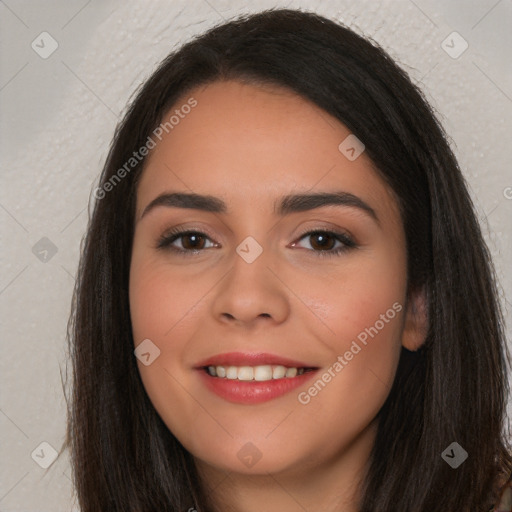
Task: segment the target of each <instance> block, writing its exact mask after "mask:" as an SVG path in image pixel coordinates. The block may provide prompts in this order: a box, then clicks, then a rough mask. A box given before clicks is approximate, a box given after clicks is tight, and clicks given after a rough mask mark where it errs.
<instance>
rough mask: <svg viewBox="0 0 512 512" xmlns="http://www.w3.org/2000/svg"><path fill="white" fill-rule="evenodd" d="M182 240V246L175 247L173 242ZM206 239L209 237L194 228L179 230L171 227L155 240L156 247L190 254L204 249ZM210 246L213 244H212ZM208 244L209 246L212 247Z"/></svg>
mask: <svg viewBox="0 0 512 512" xmlns="http://www.w3.org/2000/svg"><path fill="white" fill-rule="evenodd" d="M180 239H181V240H182V242H181V243H182V247H177V246H176V245H174V242H176V241H177V240H180ZM206 240H210V237H209V236H208V235H207V234H206V233H203V232H201V231H194V230H190V229H189V230H181V229H179V228H178V229H172V230H171V231H168V232H166V233H165V234H164V235H162V237H161V238H160V239H159V240H158V242H157V246H156V247H157V249H169V250H173V251H176V252H180V253H182V254H186V255H190V254H197V253H198V252H200V251H202V250H204V249H205V248H208V247H205V242H206ZM212 246H215V244H213V245H212ZM212 246H210V247H212Z"/></svg>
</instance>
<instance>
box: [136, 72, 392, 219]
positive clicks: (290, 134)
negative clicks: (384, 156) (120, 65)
mask: <svg viewBox="0 0 512 512" xmlns="http://www.w3.org/2000/svg"><path fill="white" fill-rule="evenodd" d="M194 102H195V106H194V107H193V108H190V109H189V108H182V107H183V106H184V105H190V104H194ZM172 115H174V117H173V123H172V124H169V125H168V126H167V130H161V131H162V134H161V135H160V138H161V140H158V138H155V137H153V139H154V140H155V142H156V147H155V148H154V149H152V150H151V152H150V154H149V156H148V158H147V161H146V166H145V169H144V171H143V174H142V177H141V180H140V183H139V186H138V191H137V213H138V214H140V212H141V210H142V209H143V208H144V206H145V205H147V204H148V203H149V202H150V201H151V200H152V199H153V198H154V197H155V196H157V195H158V194H161V193H162V192H165V191H175V190H178V191H182V192H195V193H198V194H209V195H214V196H217V197H220V198H222V199H223V200H224V201H225V202H226V203H227V204H228V207H229V209H230V210H232V211H233V212H235V211H237V210H240V209H243V208H252V209H254V208H258V209H262V208H263V207H264V206H263V205H268V208H269V209H273V205H274V202H275V198H277V197H280V196H282V195H286V194H289V193H290V192H292V191H294V192H305V191H312V192H315V191H326V190H340V189H342V190H345V191H347V192H350V193H353V194H356V195H358V196H360V197H362V198H364V199H366V200H368V201H373V202H374V203H378V204H379V205H381V207H382V208H384V207H388V208H390V209H391V210H393V211H394V213H395V214H396V212H397V208H396V204H395V201H394V199H393V197H392V192H391V191H390V190H389V188H388V187H387V186H386V184H385V183H384V181H383V180H382V179H381V178H380V176H379V175H378V173H377V172H376V171H375V169H374V167H373V165H372V162H371V160H370V159H369V158H368V157H367V156H366V154H365V153H364V152H363V153H362V154H361V155H360V156H359V157H358V158H356V159H355V160H353V161H351V160H349V159H348V158H347V156H346V155H345V154H344V153H343V152H342V151H340V149H339V146H340V144H341V143H342V142H343V141H344V140H345V139H346V138H347V137H348V136H350V135H351V133H350V131H349V130H348V129H347V127H345V126H344V125H343V124H342V123H340V122H339V121H338V120H337V119H335V118H334V117H332V116H331V115H330V114H328V113H327V112H325V111H324V110H323V109H321V108H319V107H318V106H316V105H315V104H313V103H312V102H310V101H308V100H307V99H304V98H303V97H301V96H299V95H297V94H295V93H294V92H293V91H290V90H288V89H285V88H279V87H270V86H260V85H257V86H256V85H248V84H242V83H240V82H236V81H226V82H214V83H212V84H208V85H206V86H201V87H199V88H196V89H193V90H192V91H190V92H189V93H187V94H186V95H185V96H183V97H182V98H181V99H180V100H178V101H177V102H176V104H175V105H174V106H173V107H172V109H170V111H169V112H167V113H166V114H165V115H164V120H163V122H165V121H166V120H169V119H170V117H171V116H172ZM161 126H162V125H161Z"/></svg>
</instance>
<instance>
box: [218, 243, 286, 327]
mask: <svg viewBox="0 0 512 512" xmlns="http://www.w3.org/2000/svg"><path fill="white" fill-rule="evenodd" d="M270 260H271V258H270V256H269V253H268V252H266V251H265V250H264V251H263V252H262V253H261V255H260V256H259V257H258V258H257V259H256V260H254V261H252V262H251V263H248V262H247V261H245V260H244V259H243V258H242V257H240V256H239V255H238V254H237V253H235V255H234V258H233V266H232V267H231V269H230V270H229V271H228V272H227V274H226V275H225V276H224V278H223V279H222V280H221V282H220V283H219V285H218V286H217V287H216V288H215V297H214V300H213V301H212V313H213V315H214V317H215V318H216V319H217V320H218V321H219V322H222V323H228V324H240V325H244V326H247V327H251V326H253V324H257V323H260V322H269V323H270V322H272V323H273V324H279V323H282V322H284V321H285V320H286V318H287V317H288V315H289V312H290V304H289V295H290V293H291V292H290V291H289V290H288V288H287V287H286V285H285V284H284V282H283V280H282V279H280V276H279V272H277V271H276V269H275V268H273V265H272V262H271V261H270Z"/></svg>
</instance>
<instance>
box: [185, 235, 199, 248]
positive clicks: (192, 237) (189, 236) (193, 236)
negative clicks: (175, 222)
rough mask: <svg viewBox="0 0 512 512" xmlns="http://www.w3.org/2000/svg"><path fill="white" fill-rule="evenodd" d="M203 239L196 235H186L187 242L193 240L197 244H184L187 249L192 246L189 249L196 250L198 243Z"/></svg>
mask: <svg viewBox="0 0 512 512" xmlns="http://www.w3.org/2000/svg"><path fill="white" fill-rule="evenodd" d="M201 238H203V237H202V236H201V235H194V234H189V235H185V237H184V239H185V240H190V239H193V240H195V242H192V244H188V243H186V244H184V245H185V246H186V247H187V246H189V245H192V247H188V248H192V249H196V248H197V241H198V239H201Z"/></svg>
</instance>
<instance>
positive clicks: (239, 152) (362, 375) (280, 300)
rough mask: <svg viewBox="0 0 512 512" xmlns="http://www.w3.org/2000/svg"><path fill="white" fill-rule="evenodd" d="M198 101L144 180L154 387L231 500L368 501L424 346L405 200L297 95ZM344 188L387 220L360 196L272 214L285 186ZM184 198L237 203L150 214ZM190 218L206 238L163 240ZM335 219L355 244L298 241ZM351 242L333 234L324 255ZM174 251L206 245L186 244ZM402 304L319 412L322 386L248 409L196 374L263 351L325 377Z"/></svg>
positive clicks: (338, 504)
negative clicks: (234, 356) (368, 487)
mask: <svg viewBox="0 0 512 512" xmlns="http://www.w3.org/2000/svg"><path fill="white" fill-rule="evenodd" d="M190 97H193V98H195V99H196V100H197V106H196V107H194V108H193V109H192V110H191V112H190V113H189V114H188V115H187V116H185V117H184V118H183V119H181V120H180V122H179V124H178V125H176V126H175V127H174V128H173V130H172V131H170V132H169V133H168V134H166V135H165V136H164V137H163V138H162V140H161V141H159V142H158V143H157V145H156V147H155V148H154V149H153V150H152V151H151V153H150V155H149V157H148V160H147V163H146V168H145V169H144V172H143V174H142V178H141V181H140V183H139V186H138V190H137V202H136V224H135V235H134V243H133V253H132V262H131V271H130V289H129V293H130V308H131V317H132V326H133V333H134V343H135V346H137V345H138V344H139V343H141V342H142V340H144V339H146V338H149V339H150V340H151V341H152V342H153V343H154V344H155V345H156V346H157V347H158V348H159V350H160V355H159V357H158V358H157V359H155V361H154V362H153V363H152V364H150V365H149V366H145V365H143V364H142V363H141V362H140V361H137V364H138V367H139V371H140V374H141V377H142V380H143V383H144V386H145V389H146V391H147V393H148V396H149V398H150V399H151V401H152V403H153V405H154V406H155V408H156V410H157V412H158V413H159V415H160V416H161V417H162V419H163V421H164V422H165V423H166V425H167V426H168V427H169V429H170V431H171V432H172V433H173V434H174V435H175V436H176V437H177V439H178V440H179V441H180V442H181V443H182V444H183V445H184V446H185V448H186V449H187V450H188V451H189V452H190V453H191V454H192V455H193V456H194V459H195V460H196V463H197V466H198V468H199V471H200V474H201V476H202V478H203V480H204V482H205V484H206V485H207V486H208V487H209V488H210V489H211V490H210V494H211V495H212V496H213V498H214V500H215V502H216V503H217V504H218V505H219V507H220V508H221V509H222V510H224V511H228V510H236V511H244V512H252V511H256V510H258V511H260V510H267V511H269V512H273V511H278V510H279V511H280V512H283V511H289V512H292V511H303V510H311V511H313V510H324V511H331V510H344V511H345V512H351V511H355V510H356V500H357V485H358V484H359V483H360V481H361V478H362V477H363V475H364V471H365V465H366V463H367V461H368V456H369V453H370V450H371V447H372V445H373V443H374V439H375V432H376V426H377V422H376V419H375V417H376V415H377V413H378V411H379V409H380V407H381V406H382V405H383V403H384V401H385V399H386V397H387V396H388V393H389V390H390V386H391V384H392V382H393V379H394V376H395V372H396V368H397V364H398V360H399V355H400V349H401V346H402V345H403V346H405V347H407V348H409V349H410V350H415V349H417V348H418V346H419V345H420V344H421V342H422V341H423V339H424V329H425V318H424V315H422V314H421V311H422V304H423V302H422V300H423V299H422V297H421V296H413V297H412V298H410V300H406V299H407V293H406V289H407V276H406V263H407V259H406V246H405V237H404V231H403V224H402V221H401V219H400V215H399V210H398V205H397V202H396V200H395V199H394V196H393V193H392V191H391V190H390V189H389V188H388V187H387V186H386V184H385V183H384V181H383V180H382V179H381V178H380V177H379V175H378V174H377V172H376V171H375V170H374V168H373V165H372V162H371V161H370V160H369V158H368V157H367V156H366V154H365V153H364V152H363V153H362V154H361V155H360V156H359V157H358V158H357V159H356V160H354V161H349V160H348V159H347V158H346V157H345V156H344V155H343V154H342V153H341V152H340V151H339V149H338V146H339V144H340V142H341V141H343V140H344V139H345V138H346V137H347V136H348V135H349V134H350V132H349V130H348V129H347V128H346V127H345V126H344V125H343V124H341V123H340V122H339V121H338V120H336V119H334V118H333V117H331V116H330V115H329V114H327V113H326V112H325V111H323V110H321V109H320V108H318V107H317V106H315V105H314V104H312V103H311V102H309V101H307V100H306V99H304V98H302V97H300V96H298V95H296V94H294V93H293V92H290V91H288V90H286V89H281V88H277V87H270V86H264V87H263V86H255V85H248V84H241V83H239V82H235V81H227V82H215V83H213V84H209V85H208V86H206V87H204V86H203V87H201V88H197V89H194V90H193V91H191V92H190V93H189V94H187V95H186V96H185V97H183V98H182V99H180V101H178V102H177V103H176V105H175V106H174V107H173V109H175V108H179V106H180V105H182V104H184V103H185V102H186V101H187V99H188V98H190ZM173 109H171V110H173ZM167 117H168V116H166V118H167ZM338 190H343V191H346V192H350V193H352V194H354V195H356V196H357V197H359V198H360V199H362V200H363V201H365V202H366V203H367V204H368V205H370V206H371V208H373V209H374V211H375V213H376V215H377V217H378V222H376V221H375V220H374V219H373V218H372V217H371V216H370V215H368V214H367V213H365V212H364V211H362V210H360V209H358V208H355V207H347V206H324V207H322V208H318V209H314V210H309V211H304V212H296V213H292V214H289V215H287V216H284V217H279V216H277V215H275V214H274V212H273V204H274V201H276V200H277V199H278V198H280V197H281V196H283V195H287V194H292V193H305V192H320V191H322V192H329V191H338ZM171 191H173V192H176V191H181V192H195V193H198V194H207V195H212V196H216V197H219V198H221V199H223V200H224V201H225V202H226V204H227V206H228V212H227V213H225V214H219V213H210V212H204V211H199V210H193V209H183V208H177V207H173V208H169V207H166V206H160V207H156V208H154V209H152V210H151V211H149V212H148V213H147V214H146V215H144V216H143V217H142V218H141V214H142V212H143V211H144V209H145V208H146V206H147V205H148V204H149V203H150V202H151V201H152V200H153V199H154V198H155V197H157V196H158V195H160V194H162V193H163V192H171ZM178 226H179V227H183V228H187V229H191V230H194V231H199V232H203V233H206V236H207V238H206V239H204V240H203V241H202V242H200V243H199V246H198V247H199V249H200V252H199V253H196V254H194V255H188V256H183V255H182V254H180V253H175V252H172V251H171V250H169V249H167V250H163V249H160V250H158V249H156V248H155V247H156V244H157V241H158V239H159V237H160V236H162V234H164V233H165V232H166V230H169V229H170V228H173V227H178ZM326 228H330V229H334V230H335V231H339V232H341V233H350V235H351V236H352V237H353V239H355V240H356V241H357V247H356V248H353V249H351V250H348V251H346V252H342V253H340V254H338V255H332V256H331V257H321V256H320V255H319V253H320V252H322V248H321V247H320V246H319V244H318V238H315V237H314V236H312V235H307V236H302V234H303V233H306V232H308V231H313V230H322V229H326ZM248 236H252V237H253V238H254V239H255V240H256V241H257V242H258V243H259V244H260V245H261V247H262V248H263V252H262V254H261V255H260V256H259V257H258V258H257V259H256V260H255V261H254V262H252V263H250V264H249V263H247V262H246V261H245V260H244V259H242V258H241V257H240V256H239V255H238V254H237V252H236V251H235V249H236V247H237V246H238V245H239V244H240V243H241V242H242V240H244V239H245V238H246V237H248ZM294 242H295V244H296V245H294V246H293V245H291V244H293V243H294ZM340 245H341V242H338V241H336V239H335V238H332V239H329V242H328V250H331V251H333V249H335V248H337V247H339V246H340ZM173 246H174V247H177V248H181V249H183V250H187V248H188V250H189V252H191V251H192V249H193V248H195V247H197V246H194V245H193V241H192V242H191V241H190V238H187V237H184V238H183V237H182V238H178V239H177V240H175V241H174V243H173ZM319 247H320V248H319ZM394 303H398V304H400V305H402V306H403V308H402V310H401V311H400V312H399V313H397V314H396V316H395V317H394V318H393V319H392V320H389V321H388V322H387V323H385V325H384V328H382V329H381V330H380V331H379V332H378V334H377V335H375V336H374V337H373V338H369V341H368V343H367V345H366V346H364V347H363V348H362V349H361V351H360V352H359V353H358V354H357V355H356V356H354V358H353V359H352V360H351V361H350V362H348V364H347V365H346V366H345V367H344V368H343V370H342V371H341V372H339V373H338V374H337V375H336V377H335V378H333V379H332V380H331V382H329V383H328V384H327V385H326V386H325V388H323V389H322V391H321V392H320V393H318V394H317V395H316V396H315V397H313V398H311V401H310V402H309V403H308V404H306V405H304V404H301V403H299V401H298V399H297V395H298V393H299V392H301V391H307V389H308V388H309V387H310V386H311V384H312V381H310V382H309V383H307V384H306V385H305V386H304V387H303V388H299V389H297V390H294V391H292V392H290V393H288V394H285V395H284V396H281V397H279V398H276V399H273V400H270V401H268V402H265V403H262V404H257V405H240V404H233V403H231V402H228V401H226V400H223V399H222V398H220V397H218V396H217V395H215V394H212V393H211V392H210V391H209V390H207V389H206V388H205V387H204V385H203V384H202V383H201V381H200V379H199V375H198V372H197V370H195V369H194V368H193V367H194V365H196V364H197V363H198V362H200V361H201V360H204V359H205V358H207V357H210V356H212V355H215V354H220V353H224V352H231V351H263V352H271V353H275V354H279V355H282V356H288V357H291V358H294V359H299V360H301V361H307V362H309V363H311V366H317V367H320V372H319V375H321V374H322V373H323V372H324V371H326V370H327V369H328V368H329V367H331V366H332V365H333V363H334V362H335V361H336V360H337V357H338V356H339V355H343V354H344V353H345V352H346V351H347V350H349V348H350V346H351V343H352V342H353V341H354V340H356V337H357V335H358V334H360V333H361V332H362V331H364V330H365V329H366V328H368V327H370V326H374V325H375V323H376V321H377V320H379V318H380V315H382V314H385V313H386V311H387V310H389V309H390V308H391V307H392V305H393V304H394ZM314 380H316V379H314ZM314 380H313V382H314ZM248 442H251V443H252V444H253V445H254V446H256V447H257V450H259V452H260V453H261V455H262V457H261V459H260V460H259V461H258V462H257V463H256V464H254V465H253V466H252V467H250V468H249V467H246V466H245V465H244V464H243V463H242V462H241V461H240V460H239V458H238V457H237V453H238V452H239V450H240V449H241V448H242V447H243V446H244V445H245V444H246V443H248Z"/></svg>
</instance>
